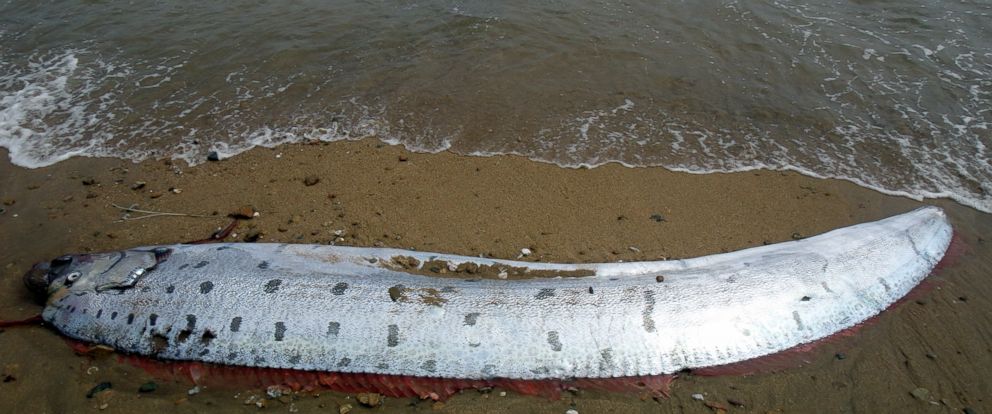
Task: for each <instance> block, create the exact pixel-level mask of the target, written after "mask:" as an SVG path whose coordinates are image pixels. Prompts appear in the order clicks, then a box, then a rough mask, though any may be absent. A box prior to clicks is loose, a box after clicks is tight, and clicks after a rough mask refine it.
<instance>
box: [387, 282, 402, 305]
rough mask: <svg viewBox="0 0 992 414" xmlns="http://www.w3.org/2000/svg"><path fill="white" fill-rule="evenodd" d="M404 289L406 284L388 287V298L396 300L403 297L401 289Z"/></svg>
mask: <svg viewBox="0 0 992 414" xmlns="http://www.w3.org/2000/svg"><path fill="white" fill-rule="evenodd" d="M405 290H406V286H403V285H396V286H393V287H391V288H389V300H391V301H393V302H396V301H399V300H400V299H402V298H403V291H405Z"/></svg>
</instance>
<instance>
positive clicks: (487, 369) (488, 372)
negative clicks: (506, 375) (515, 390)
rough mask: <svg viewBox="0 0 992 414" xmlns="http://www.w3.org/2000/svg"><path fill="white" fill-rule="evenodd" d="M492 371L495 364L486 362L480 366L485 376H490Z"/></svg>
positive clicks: (494, 368) (494, 370) (494, 369)
mask: <svg viewBox="0 0 992 414" xmlns="http://www.w3.org/2000/svg"><path fill="white" fill-rule="evenodd" d="M494 372H496V366H495V365H493V364H486V365H485V366H483V367H482V375H485V376H486V377H492V376H493V373H494Z"/></svg>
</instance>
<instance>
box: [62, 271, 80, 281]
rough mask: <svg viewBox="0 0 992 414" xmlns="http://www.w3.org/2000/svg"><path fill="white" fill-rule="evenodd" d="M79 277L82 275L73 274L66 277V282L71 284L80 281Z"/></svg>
mask: <svg viewBox="0 0 992 414" xmlns="http://www.w3.org/2000/svg"><path fill="white" fill-rule="evenodd" d="M79 276H82V274H81V273H79V272H72V273H69V274H68V275H66V276H65V280H67V281H69V282H75V281H76V279H79Z"/></svg>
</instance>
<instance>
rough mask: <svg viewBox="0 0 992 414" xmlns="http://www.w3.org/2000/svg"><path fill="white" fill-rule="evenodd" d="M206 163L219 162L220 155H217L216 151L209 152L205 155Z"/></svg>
mask: <svg viewBox="0 0 992 414" xmlns="http://www.w3.org/2000/svg"><path fill="white" fill-rule="evenodd" d="M207 161H220V154H218V153H217V151H210V153H209V154H207Z"/></svg>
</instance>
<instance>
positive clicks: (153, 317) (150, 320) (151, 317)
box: [148, 313, 158, 326]
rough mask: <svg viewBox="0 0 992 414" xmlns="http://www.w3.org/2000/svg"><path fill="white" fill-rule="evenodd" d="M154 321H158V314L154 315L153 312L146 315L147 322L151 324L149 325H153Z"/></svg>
mask: <svg viewBox="0 0 992 414" xmlns="http://www.w3.org/2000/svg"><path fill="white" fill-rule="evenodd" d="M155 322H158V315H156V314H154V313H153V314H151V315H148V324H149V325H151V326H155Z"/></svg>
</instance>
